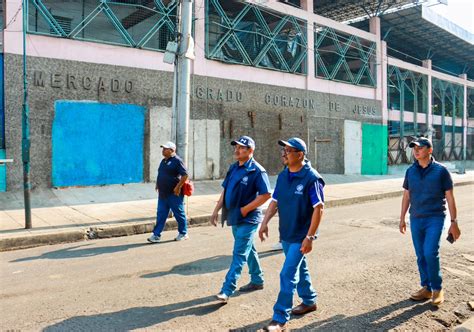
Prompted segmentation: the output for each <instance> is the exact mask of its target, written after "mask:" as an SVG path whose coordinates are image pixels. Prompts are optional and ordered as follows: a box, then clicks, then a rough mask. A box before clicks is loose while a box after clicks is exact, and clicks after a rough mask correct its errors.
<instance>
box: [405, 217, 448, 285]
mask: <svg viewBox="0 0 474 332" xmlns="http://www.w3.org/2000/svg"><path fill="white" fill-rule="evenodd" d="M443 226H444V217H428V218H415V217H410V228H411V236H412V239H413V245H414V247H415V252H416V257H417V263H418V270H419V272H420V279H421V286H422V287H425V286H426V287H427V288H428V290H430V291H431V290H434V291H438V290H440V289H441V288H442V287H441V284H442V282H443V279H442V277H441V268H440V264H439V245H440V242H441V233H442V232H443Z"/></svg>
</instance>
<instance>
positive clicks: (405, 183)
mask: <svg viewBox="0 0 474 332" xmlns="http://www.w3.org/2000/svg"><path fill="white" fill-rule="evenodd" d="M403 189H405V190H408V170H407V171H406V172H405V179H404V180H403Z"/></svg>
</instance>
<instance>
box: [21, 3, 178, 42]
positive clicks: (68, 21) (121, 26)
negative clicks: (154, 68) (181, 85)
mask: <svg viewBox="0 0 474 332" xmlns="http://www.w3.org/2000/svg"><path fill="white" fill-rule="evenodd" d="M27 10H28V33H36V34H44V35H49V36H56V37H63V38H70V39H79V40H87V41H93V42H101V43H109V44H116V45H123V46H129V47H135V48H144V49H151V50H158V51H164V50H165V49H166V44H167V42H168V41H170V40H174V39H175V37H176V33H177V26H176V20H177V17H176V11H177V2H176V1H174V0H173V1H170V0H116V1H108V0H70V1H59V0H29V1H28V8H27Z"/></svg>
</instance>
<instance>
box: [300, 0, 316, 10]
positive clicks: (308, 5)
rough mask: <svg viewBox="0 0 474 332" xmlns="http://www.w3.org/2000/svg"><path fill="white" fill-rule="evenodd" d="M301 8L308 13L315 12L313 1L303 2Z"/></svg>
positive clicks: (304, 0)
mask: <svg viewBox="0 0 474 332" xmlns="http://www.w3.org/2000/svg"><path fill="white" fill-rule="evenodd" d="M301 8H302V9H304V10H306V11H307V12H310V13H313V12H314V2H313V0H301Z"/></svg>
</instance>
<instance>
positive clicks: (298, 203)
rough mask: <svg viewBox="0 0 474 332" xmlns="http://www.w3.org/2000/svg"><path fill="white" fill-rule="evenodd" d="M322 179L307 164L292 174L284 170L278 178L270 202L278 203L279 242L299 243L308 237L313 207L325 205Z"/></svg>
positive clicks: (286, 169)
mask: <svg viewBox="0 0 474 332" xmlns="http://www.w3.org/2000/svg"><path fill="white" fill-rule="evenodd" d="M323 188H324V180H323V179H322V177H321V175H319V173H318V172H317V171H316V170H315V169H314V168H312V167H311V164H309V163H306V164H305V165H304V166H303V168H302V169H301V170H300V171H298V172H295V173H292V172H290V171H289V170H288V168H285V169H284V170H283V171H282V172H281V173H280V174H279V175H278V179H277V183H276V187H275V191H274V196H273V199H274V200H275V201H276V202H277V206H278V215H279V218H280V223H279V230H280V239H281V240H282V241H286V242H290V243H299V242H302V241H303V240H304V238H305V237H306V235H308V230H309V227H310V225H311V217H312V216H313V211H314V208H315V207H316V206H318V205H320V204H324V193H323Z"/></svg>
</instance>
